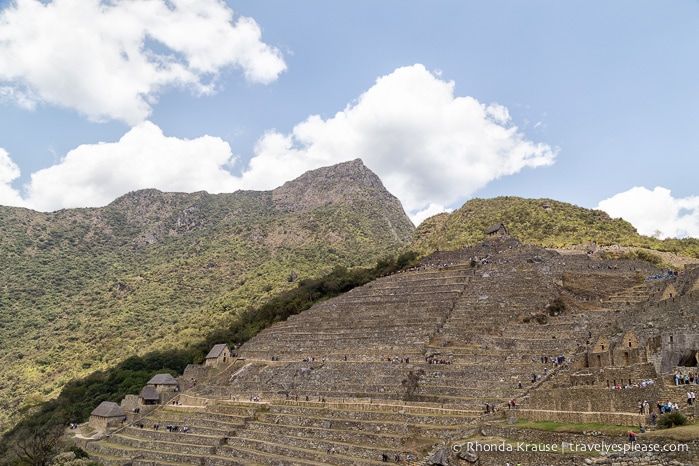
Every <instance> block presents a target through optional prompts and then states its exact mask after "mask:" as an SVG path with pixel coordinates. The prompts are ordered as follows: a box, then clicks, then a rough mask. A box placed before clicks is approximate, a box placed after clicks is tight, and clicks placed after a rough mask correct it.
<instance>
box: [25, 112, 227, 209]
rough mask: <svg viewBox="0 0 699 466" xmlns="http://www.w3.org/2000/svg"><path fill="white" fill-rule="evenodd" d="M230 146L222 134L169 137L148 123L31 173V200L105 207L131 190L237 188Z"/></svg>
mask: <svg viewBox="0 0 699 466" xmlns="http://www.w3.org/2000/svg"><path fill="white" fill-rule="evenodd" d="M234 161H235V160H234V157H233V156H232V154H231V149H230V146H229V145H228V143H227V142H225V141H223V140H221V139H220V138H216V137H212V136H202V137H200V138H197V139H191V140H188V139H178V138H174V137H166V136H164V135H163V133H162V131H161V130H160V128H158V127H157V126H156V125H154V124H153V123H150V122H144V123H141V124H140V125H138V126H136V127H134V128H132V129H131V130H130V131H129V132H128V133H126V134H125V135H124V136H123V137H122V138H121V139H120V140H119V141H118V142H115V143H100V144H93V145H82V146H79V147H77V148H76V149H73V150H72V151H70V152H69V153H68V154H67V155H66V156H65V157H64V158H63V159H62V160H61V161H60V163H59V164H57V165H54V166H52V167H49V168H46V169H43V170H40V171H38V172H36V173H33V174H32V175H31V183H30V184H29V185H28V186H27V194H28V199H27V201H28V203H29V204H31V205H32V206H33V208H35V209H38V210H42V211H52V210H57V209H61V208H70V207H98V206H104V205H106V204H108V203H109V202H111V201H113V200H114V199H115V198H117V197H118V196H121V195H123V194H125V193H127V192H129V191H134V190H138V189H146V188H157V189H160V190H163V191H175V192H195V191H201V190H208V191H209V192H214V193H216V192H232V191H235V190H236V189H237V186H236V179H235V178H234V177H233V176H232V175H231V174H230V172H229V171H228V169H227V167H229V166H230V165H231V164H233V163H234Z"/></svg>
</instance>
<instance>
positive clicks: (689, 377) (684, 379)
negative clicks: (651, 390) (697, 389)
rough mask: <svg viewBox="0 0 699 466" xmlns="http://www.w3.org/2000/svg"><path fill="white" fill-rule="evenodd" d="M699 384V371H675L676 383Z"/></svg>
mask: <svg viewBox="0 0 699 466" xmlns="http://www.w3.org/2000/svg"><path fill="white" fill-rule="evenodd" d="M691 383H693V384H695V385H699V373H695V372H688V373H686V374H682V373H681V372H679V371H678V372H675V385H689V384H691Z"/></svg>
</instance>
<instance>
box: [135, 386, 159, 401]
mask: <svg viewBox="0 0 699 466" xmlns="http://www.w3.org/2000/svg"><path fill="white" fill-rule="evenodd" d="M138 396H140V397H141V399H143V400H144V401H159V400H160V394H159V393H158V390H156V389H155V387H153V386H151V385H146V386H145V387H143V389H142V390H141V393H140V394H139V395H138Z"/></svg>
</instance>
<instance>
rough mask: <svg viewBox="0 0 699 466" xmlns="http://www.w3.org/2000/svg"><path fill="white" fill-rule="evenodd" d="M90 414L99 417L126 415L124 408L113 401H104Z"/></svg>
mask: <svg viewBox="0 0 699 466" xmlns="http://www.w3.org/2000/svg"><path fill="white" fill-rule="evenodd" d="M90 415H91V416H98V417H122V416H123V415H124V410H123V409H121V406H119V405H118V404H117V403H114V402H113V401H103V402H102V403H100V404H99V406H98V407H96V408H95V409H94V411H92V413H90Z"/></svg>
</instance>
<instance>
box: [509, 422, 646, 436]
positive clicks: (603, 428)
mask: <svg viewBox="0 0 699 466" xmlns="http://www.w3.org/2000/svg"><path fill="white" fill-rule="evenodd" d="M513 427H516V428H518V429H534V430H544V431H547V432H564V433H565V432H569V433H575V434H581V433H583V432H600V433H601V434H602V435H607V436H610V437H614V436H618V435H626V433H627V432H628V431H629V430H636V429H638V426H610V425H608V424H599V423H596V422H587V423H564V422H553V421H528V420H526V419H520V420H518V421H517V423H516V424H513Z"/></svg>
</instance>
